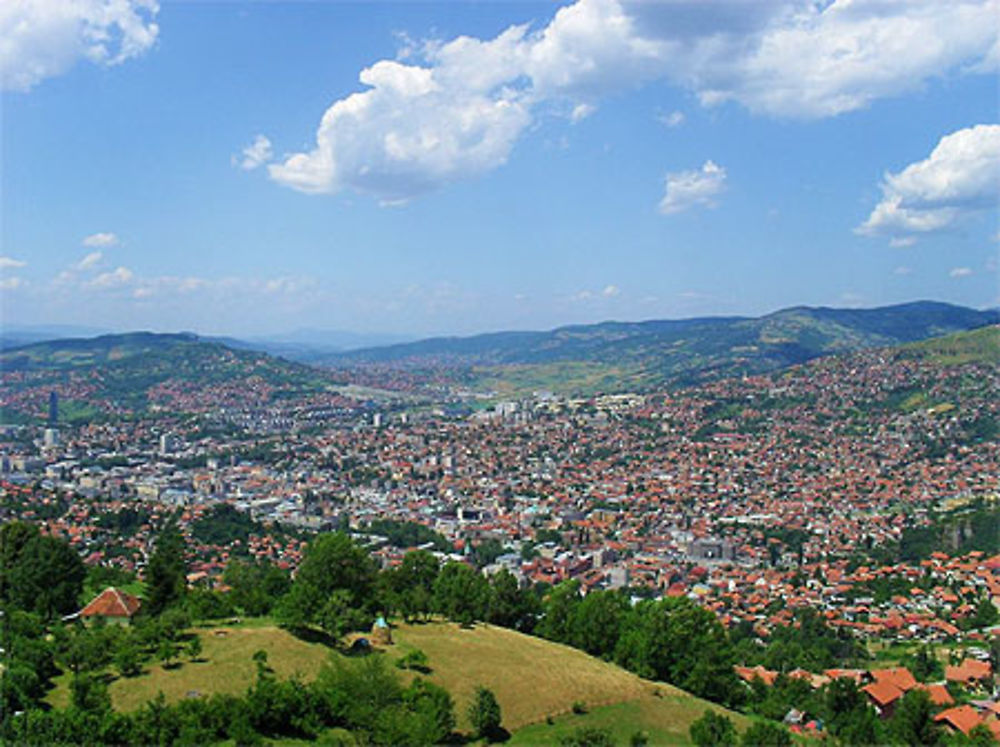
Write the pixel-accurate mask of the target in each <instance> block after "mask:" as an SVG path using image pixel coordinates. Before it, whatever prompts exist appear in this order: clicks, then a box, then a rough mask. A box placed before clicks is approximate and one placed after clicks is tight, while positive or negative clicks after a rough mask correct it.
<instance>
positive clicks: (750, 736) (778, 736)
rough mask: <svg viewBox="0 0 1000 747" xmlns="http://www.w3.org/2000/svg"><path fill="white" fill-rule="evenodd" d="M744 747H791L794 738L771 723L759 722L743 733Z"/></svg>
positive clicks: (742, 742)
mask: <svg viewBox="0 0 1000 747" xmlns="http://www.w3.org/2000/svg"><path fill="white" fill-rule="evenodd" d="M740 743H741V744H742V745H743V747H791V745H792V736H791V734H789V733H788V731H787V730H785V729H783V728H782V727H780V726H778V725H777V724H772V723H770V722H769V721H757V722H755V723H754V724H752V725H751V726H750V728H749V729H747V730H746V731H745V732H743V739H742V741H741V742H740Z"/></svg>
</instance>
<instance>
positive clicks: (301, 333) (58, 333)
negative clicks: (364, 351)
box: [0, 324, 414, 362]
mask: <svg viewBox="0 0 1000 747" xmlns="http://www.w3.org/2000/svg"><path fill="white" fill-rule="evenodd" d="M112 334H114V333H112V332H111V331H110V330H107V329H100V328H97V327H81V326H74V325H67V324H63V325H35V326H21V327H7V328H4V329H2V330H0V350H10V349H12V348H18V347H23V346H25V345H31V344H32V343H36V342H49V341H53V340H70V339H88V338H92V337H98V336H102V337H103V336H107V335H112ZM180 334H194V333H180ZM198 337H199V339H202V340H207V341H213V342H220V343H222V344H223V345H226V346H227V347H230V348H234V349H236V350H258V351H262V352H265V353H270V354H271V355H280V356H282V357H284V358H289V359H292V360H297V361H301V362H308V361H310V360H312V359H314V358H317V357H321V356H325V355H330V354H333V353H340V352H346V351H350V350H357V349H359V348H370V347H375V346H378V345H392V344H395V343H399V342H409V341H411V340H413V339H414V337H413V336H412V335H393V334H379V333H366V332H349V331H346V330H331V329H312V328H307V329H297V330H294V331H292V332H288V333H283V334H274V335H261V336H253V337H247V338H238V337H231V336H218V335H198Z"/></svg>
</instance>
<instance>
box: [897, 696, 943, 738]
mask: <svg viewBox="0 0 1000 747" xmlns="http://www.w3.org/2000/svg"><path fill="white" fill-rule="evenodd" d="M933 710H934V706H933V704H932V703H931V699H930V696H929V695H928V694H927V692H926V691H924V690H910V691H909V692H908V693H906V695H904V696H903V698H902V700H901V701H900V703H899V705H898V706H896V711H895V713H893V715H892V719H891V720H890V722H889V735H890V737H892V738H893V740H894V741H898V742H900V743H901V744H908V745H932V744H938V743H939V742H940V741H941V739H942V732H941V727H940V726H938V725H937V724H936V723H935V722H934V715H933Z"/></svg>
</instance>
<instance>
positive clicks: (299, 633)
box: [284, 625, 340, 649]
mask: <svg viewBox="0 0 1000 747" xmlns="http://www.w3.org/2000/svg"><path fill="white" fill-rule="evenodd" d="M284 630H287V631H288V632H289V633H291V634H292V635H293V636H295V637H296V638H298V639H299V640H300V641H304V642H305V643H318V644H320V645H321V646H326V647H327V648H333V649H339V648H340V642H339V641H338V640H337V639H336V638H334V637H333V636H332V635H330V634H329V633H327V632H326V631H325V630H319V629H317V628H310V627H306V626H299V625H295V626H291V625H290V626H287V627H285V628H284Z"/></svg>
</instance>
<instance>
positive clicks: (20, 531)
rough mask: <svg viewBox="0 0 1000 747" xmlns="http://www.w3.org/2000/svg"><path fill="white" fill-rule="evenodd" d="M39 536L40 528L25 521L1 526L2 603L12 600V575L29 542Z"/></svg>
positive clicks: (0, 590)
mask: <svg viewBox="0 0 1000 747" xmlns="http://www.w3.org/2000/svg"><path fill="white" fill-rule="evenodd" d="M37 536H38V527H36V526H35V525H34V524H28V523H27V522H24V521H11V522H9V523H7V524H4V525H3V526H0V602H3V601H6V600H8V599H9V598H10V596H9V594H10V575H11V574H12V573H13V572H14V569H15V568H16V567H17V562H18V559H19V558H20V556H21V553H22V552H23V551H24V546H25V545H26V544H27V543H28V541H29V540H31V539H34V538H35V537H37Z"/></svg>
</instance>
